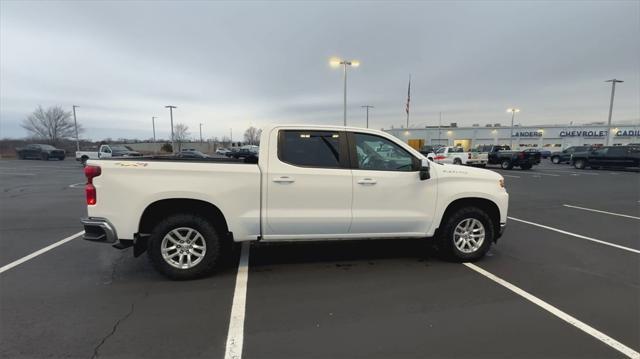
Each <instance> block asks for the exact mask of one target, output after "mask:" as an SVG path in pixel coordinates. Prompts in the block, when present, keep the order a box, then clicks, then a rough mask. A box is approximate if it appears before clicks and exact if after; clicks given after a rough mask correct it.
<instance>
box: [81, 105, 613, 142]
mask: <svg viewBox="0 0 640 359" xmlns="http://www.w3.org/2000/svg"><path fill="white" fill-rule="evenodd" d="M72 107H73V125H74V126H75V128H76V151H80V138H78V121H77V120H76V107H80V106H77V105H73V106H72ZM609 118H611V115H609Z"/></svg>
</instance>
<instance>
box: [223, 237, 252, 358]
mask: <svg viewBox="0 0 640 359" xmlns="http://www.w3.org/2000/svg"><path fill="white" fill-rule="evenodd" d="M249 248H250V244H249V242H243V243H242V249H241V252H240V261H239V262H238V274H237V275H236V287H235V290H234V292H233V304H232V305H231V317H230V318H229V332H228V334H227V345H226V347H225V352H224V358H225V359H240V358H242V345H243V342H244V315H245V310H246V303H247V282H248V279H249Z"/></svg>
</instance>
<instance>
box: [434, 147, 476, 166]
mask: <svg viewBox="0 0 640 359" xmlns="http://www.w3.org/2000/svg"><path fill="white" fill-rule="evenodd" d="M435 155H436V157H435V159H434V161H436V162H438V163H449V164H454V165H474V166H482V167H484V166H486V165H487V154H486V153H480V152H477V151H468V152H467V151H465V150H464V149H463V148H462V147H457V146H456V147H450V146H445V147H440V148H439V149H437V150H436V153H435Z"/></svg>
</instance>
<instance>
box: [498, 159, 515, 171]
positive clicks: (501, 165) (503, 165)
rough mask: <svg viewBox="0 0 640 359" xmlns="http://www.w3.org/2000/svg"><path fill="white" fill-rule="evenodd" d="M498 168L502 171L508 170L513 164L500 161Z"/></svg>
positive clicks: (507, 161)
mask: <svg viewBox="0 0 640 359" xmlns="http://www.w3.org/2000/svg"><path fill="white" fill-rule="evenodd" d="M500 167H502V169H503V170H510V169H512V168H513V163H511V161H509V160H502V162H500Z"/></svg>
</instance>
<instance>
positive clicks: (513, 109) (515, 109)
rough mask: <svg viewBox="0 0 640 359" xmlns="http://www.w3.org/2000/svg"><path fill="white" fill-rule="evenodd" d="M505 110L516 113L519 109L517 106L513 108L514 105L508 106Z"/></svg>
mask: <svg viewBox="0 0 640 359" xmlns="http://www.w3.org/2000/svg"><path fill="white" fill-rule="evenodd" d="M507 112H512V113H513V112H515V113H518V112H520V109H519V108H515V107H514V108H508V109H507Z"/></svg>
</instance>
